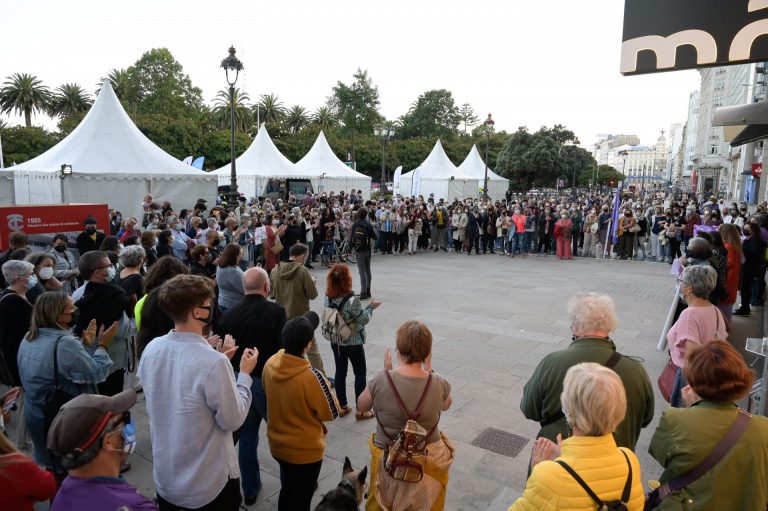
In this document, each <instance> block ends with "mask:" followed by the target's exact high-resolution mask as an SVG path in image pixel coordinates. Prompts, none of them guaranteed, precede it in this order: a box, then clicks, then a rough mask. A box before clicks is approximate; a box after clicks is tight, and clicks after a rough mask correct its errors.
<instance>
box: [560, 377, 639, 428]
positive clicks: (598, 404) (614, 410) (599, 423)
mask: <svg viewBox="0 0 768 511" xmlns="http://www.w3.org/2000/svg"><path fill="white" fill-rule="evenodd" d="M560 403H561V406H562V409H563V413H564V414H565V416H566V418H567V419H568V423H569V424H570V425H571V427H573V428H577V429H578V430H579V431H581V432H582V433H583V434H584V435H586V436H603V435H607V434H609V433H613V431H614V430H615V429H616V426H618V425H619V424H620V423H621V421H623V420H624V416H625V415H626V413H627V394H626V392H625V391H624V384H623V383H622V382H621V378H619V375H618V374H616V373H615V372H614V371H612V370H610V369H608V368H607V367H604V366H601V365H600V364H595V363H592V362H584V363H582V364H576V365H575V366H573V367H571V368H570V369H568V372H567V373H565V380H563V393H562V394H561V395H560Z"/></svg>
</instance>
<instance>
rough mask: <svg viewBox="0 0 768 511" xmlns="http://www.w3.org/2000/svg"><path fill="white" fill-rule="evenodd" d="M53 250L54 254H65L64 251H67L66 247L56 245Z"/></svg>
mask: <svg viewBox="0 0 768 511" xmlns="http://www.w3.org/2000/svg"><path fill="white" fill-rule="evenodd" d="M53 249H54V250H55V251H56V252H60V253H63V252H66V251H67V247H66V246H64V245H56V246H55V247H53Z"/></svg>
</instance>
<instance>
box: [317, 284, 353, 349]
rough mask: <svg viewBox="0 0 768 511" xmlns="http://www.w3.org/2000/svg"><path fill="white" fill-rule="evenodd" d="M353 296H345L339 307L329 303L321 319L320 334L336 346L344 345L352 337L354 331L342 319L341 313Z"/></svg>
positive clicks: (342, 314)
mask: <svg viewBox="0 0 768 511" xmlns="http://www.w3.org/2000/svg"><path fill="white" fill-rule="evenodd" d="M353 296H354V295H353V294H350V295H347V296H345V297H344V299H343V300H342V301H341V303H339V305H334V304H333V302H330V301H329V305H328V307H326V308H325V310H324V311H323V317H322V325H323V328H322V332H323V337H324V338H325V339H326V340H328V341H330V342H333V343H336V344H344V343H345V342H346V341H348V340H349V338H350V337H352V334H353V333H354V329H353V328H352V327H351V326H350V325H349V323H348V322H347V321H346V320H345V319H344V313H343V311H344V305H345V304H346V303H347V300H349V299H350V298H352V297H353Z"/></svg>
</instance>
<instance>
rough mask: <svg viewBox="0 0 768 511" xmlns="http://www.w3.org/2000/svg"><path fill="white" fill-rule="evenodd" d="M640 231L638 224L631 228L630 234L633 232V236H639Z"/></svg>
mask: <svg viewBox="0 0 768 511" xmlns="http://www.w3.org/2000/svg"><path fill="white" fill-rule="evenodd" d="M640 230H641V229H640V226H639V225H637V224H635V225H633V226H632V227H630V228H629V232H631V233H632V234H637V233H638V232H640Z"/></svg>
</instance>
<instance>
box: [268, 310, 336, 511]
mask: <svg viewBox="0 0 768 511" xmlns="http://www.w3.org/2000/svg"><path fill="white" fill-rule="evenodd" d="M319 324H320V318H319V317H318V316H317V314H316V313H315V312H312V311H309V312H306V313H304V314H303V315H302V316H299V317H296V318H293V319H291V320H288V321H287V322H286V323H285V326H284V327H283V332H282V343H283V346H284V349H281V350H280V351H278V352H277V353H276V354H275V355H274V356H272V357H271V358H270V359H269V360H267V363H266V364H264V371H263V372H262V381H263V384H264V392H265V393H266V395H267V416H268V417H269V421H268V422H267V438H268V440H269V448H270V450H271V452H272V457H273V458H274V459H275V460H276V461H277V462H278V464H279V465H280V484H281V488H280V497H279V499H278V503H277V509H278V510H279V511H309V509H310V505H311V501H312V495H313V494H314V492H315V487H316V485H317V479H318V477H319V475H320V467H321V466H322V464H323V454H324V453H325V435H326V433H327V432H328V430H327V429H326V428H325V424H323V423H324V422H329V421H332V420H334V419H336V418H337V417H338V416H339V402H338V401H337V400H336V396H335V395H334V394H333V393H332V392H331V385H330V383H329V382H328V380H326V379H325V377H324V376H323V373H322V372H320V371H319V370H317V369H314V368H312V366H311V365H310V363H309V360H307V358H306V354H307V350H308V349H309V345H310V343H311V342H312V341H313V340H314V336H315V329H317V327H318V325H319Z"/></svg>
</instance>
